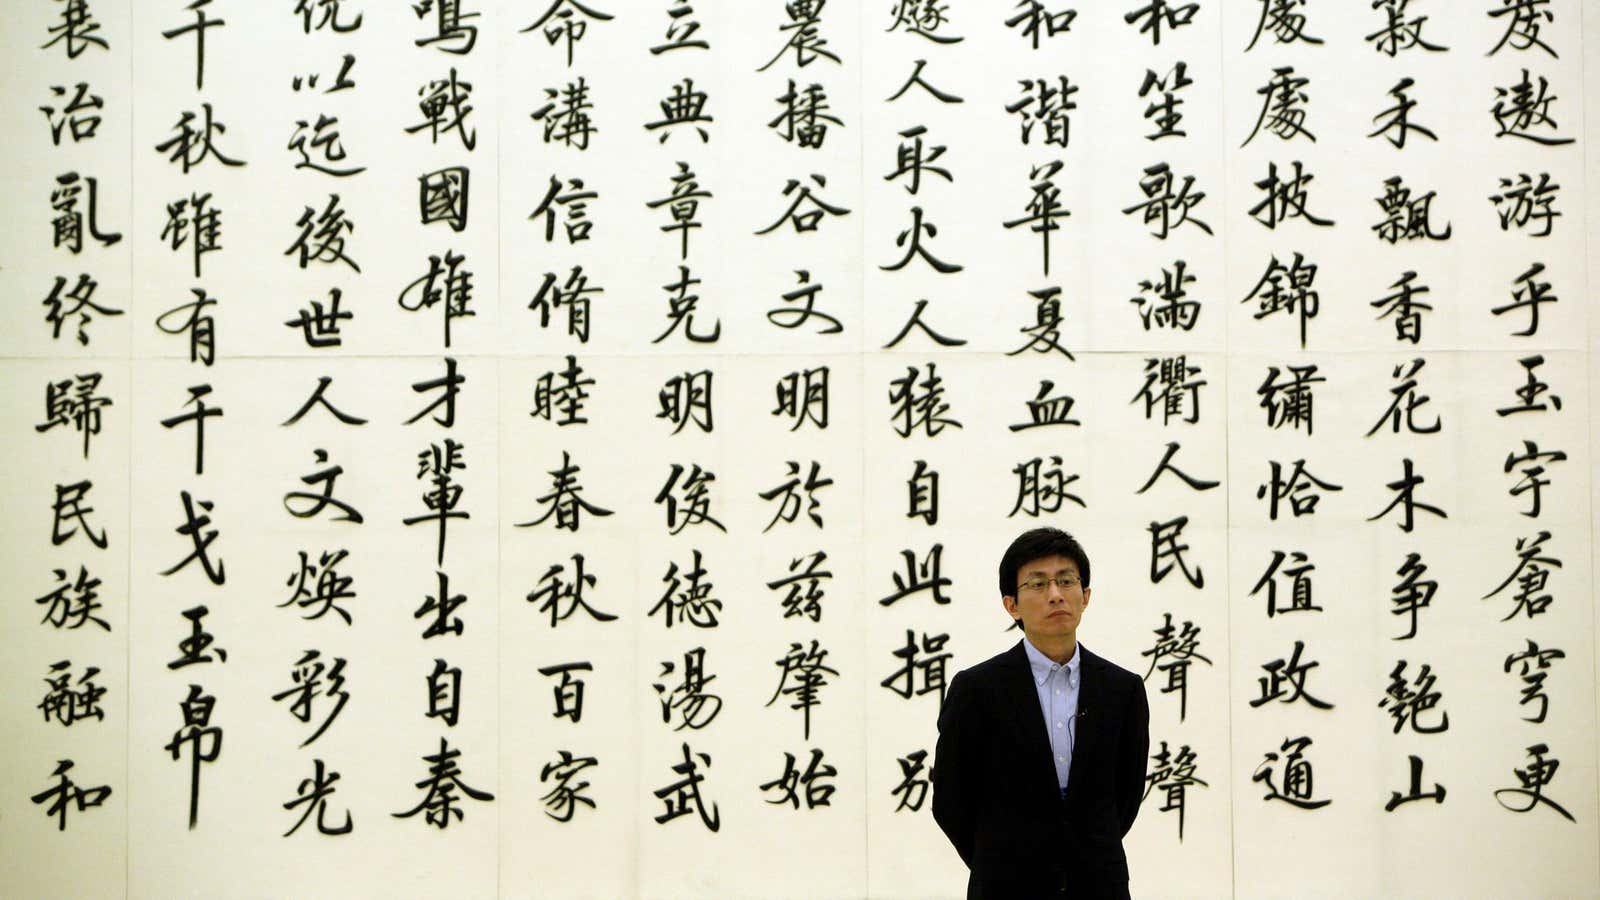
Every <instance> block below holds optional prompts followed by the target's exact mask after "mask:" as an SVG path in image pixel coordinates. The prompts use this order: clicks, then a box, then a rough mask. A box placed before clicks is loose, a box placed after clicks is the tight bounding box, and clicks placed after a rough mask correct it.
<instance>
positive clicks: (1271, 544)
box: [1219, 2, 1366, 890]
mask: <svg viewBox="0 0 1600 900" xmlns="http://www.w3.org/2000/svg"><path fill="white" fill-rule="evenodd" d="M1237 7H1248V8H1247V9H1245V8H1235V9H1233V10H1231V11H1230V12H1231V15H1230V17H1229V18H1228V19H1227V20H1226V22H1225V33H1224V36H1223V40H1222V46H1223V57H1224V59H1223V76H1224V84H1225V87H1226V93H1225V102H1226V104H1227V107H1226V109H1227V115H1226V116H1225V117H1224V134H1223V136H1222V143H1223V144H1224V145H1225V147H1226V149H1227V152H1228V153H1229V165H1228V170H1227V184H1226V190H1225V192H1224V196H1225V197H1227V198H1228V200H1229V202H1228V209H1227V210H1226V214H1227V216H1228V218H1227V219H1226V220H1225V225H1224V227H1225V228H1227V229H1228V234H1229V238H1230V239H1229V242H1228V256H1227V275H1228V277H1227V278H1226V279H1225V281H1224V284H1223V289H1222V298H1221V299H1223V300H1224V301H1225V306H1224V307H1223V309H1222V310H1219V312H1223V314H1224V315H1225V316H1226V317H1227V318H1228V319H1229V324H1230V326H1231V327H1230V329H1229V348H1230V351H1231V352H1230V356H1229V372H1228V374H1229V379H1228V381H1229V384H1230V386H1231V390H1229V391H1228V394H1227V395H1228V397H1229V412H1230V429H1229V439H1230V440H1229V448H1230V453H1229V455H1230V459H1229V465H1230V473H1231V474H1232V476H1233V478H1232V483H1233V490H1232V492H1231V495H1232V496H1231V501H1232V502H1231V504H1230V515H1229V519H1230V523H1229V524H1230V530H1229V538H1230V540H1229V550H1230V556H1231V561H1232V568H1233V572H1232V582H1233V584H1234V585H1236V588H1237V589H1236V590H1233V591H1232V592H1231V593H1232V595H1233V603H1232V606H1231V610H1230V612H1231V621H1230V626H1231V627H1230V639H1231V640H1230V649H1231V651H1232V653H1233V654H1234V655H1236V656H1237V657H1238V659H1239V664H1238V665H1237V666H1234V667H1233V668H1234V670H1235V671H1236V672H1239V673H1241V675H1240V677H1239V678H1238V680H1237V687H1236V689H1235V691H1234V692H1233V693H1234V700H1235V703H1234V704H1233V707H1234V708H1233V709H1232V710H1231V711H1230V713H1231V715H1232V717H1233V719H1234V720H1235V728H1234V732H1233V754H1234V762H1235V766H1234V771H1233V777H1234V782H1233V784H1234V785H1235V788H1234V791H1233V802H1234V804H1235V805H1236V806H1238V807H1243V808H1248V809H1250V810H1252V811H1255V810H1259V811H1260V812H1259V813H1256V814H1254V815H1252V816H1249V817H1247V820H1246V825H1245V827H1244V828H1242V829H1241V830H1240V831H1239V832H1237V833H1236V839H1235V842H1234V852H1235V854H1236V857H1237V858H1238V859H1239V860H1241V862H1240V864H1239V865H1240V867H1241V871H1244V864H1243V862H1242V860H1243V859H1250V860H1252V863H1251V864H1252V865H1255V866H1258V868H1257V869H1253V870H1250V871H1249V873H1248V874H1247V875H1245V876H1243V877H1241V878H1240V879H1239V881H1238V883H1237V884H1236V886H1235V887H1236V889H1237V890H1245V889H1246V886H1247V885H1249V884H1253V883H1254V882H1253V881H1252V879H1253V878H1255V877H1258V876H1256V874H1255V872H1256V871H1264V870H1266V869H1268V868H1270V864H1269V865H1259V864H1258V861H1257V860H1256V857H1255V852H1256V851H1255V850H1253V849H1252V848H1254V847H1257V846H1268V845H1270V844H1271V839H1270V838H1269V837H1267V836H1266V835H1267V833H1269V832H1274V831H1276V830H1278V829H1279V828H1281V827H1285V826H1284V825H1283V824H1281V823H1282V819H1283V817H1287V816H1300V815H1304V814H1306V813H1308V812H1315V811H1319V810H1322V809H1324V808H1326V807H1327V806H1328V805H1329V804H1330V803H1332V802H1333V798H1332V797H1331V796H1330V794H1331V793H1333V792H1332V791H1331V790H1330V789H1329V788H1328V787H1327V785H1328V783H1329V782H1337V777H1336V776H1327V775H1324V777H1323V779H1322V780H1320V781H1319V780H1318V778H1317V776H1318V774H1319V773H1323V772H1326V770H1327V768H1330V767H1335V766H1337V765H1338V759H1336V758H1334V759H1330V755H1332V754H1338V748H1339V747H1340V746H1341V745H1340V743H1339V736H1340V735H1339V732H1337V731H1335V730H1334V729H1333V728H1332V727H1331V722H1332V720H1333V716H1334V715H1336V713H1334V712H1333V710H1335V709H1336V707H1337V706H1338V705H1339V704H1338V703H1336V701H1337V700H1340V699H1342V698H1340V697H1339V696H1338V693H1339V692H1338V688H1339V687H1340V686H1341V684H1342V682H1344V681H1346V680H1348V679H1340V678H1337V677H1336V676H1337V674H1339V673H1340V668H1339V667H1340V666H1341V665H1347V664H1349V662H1351V660H1349V659H1348V657H1345V658H1338V657H1336V656H1334V658H1328V657H1330V656H1333V654H1330V653H1329V651H1330V649H1331V648H1333V647H1336V646H1340V643H1339V642H1338V641H1337V640H1336V637H1337V635H1338V631H1339V628H1340V625H1341V623H1342V622H1344V621H1346V620H1357V619H1360V617H1362V616H1363V615H1364V613H1363V611H1362V610H1361V608H1360V607H1358V606H1356V605H1355V604H1353V603H1352V604H1345V605H1332V606H1329V605H1325V601H1324V599H1323V595H1322V594H1321V593H1319V592H1318V591H1317V590H1316V588H1317V587H1318V585H1319V575H1320V571H1319V567H1320V569H1321V570H1330V577H1331V574H1332V572H1340V573H1343V572H1346V571H1348V572H1351V573H1352V574H1354V573H1356V572H1359V571H1360V569H1359V566H1358V565H1357V563H1358V562H1359V560H1360V559H1361V557H1360V556H1359V555H1357V554H1356V553H1355V548H1354V547H1352V546H1351V545H1350V542H1349V538H1348V535H1349V531H1348V528H1349V527H1350V526H1352V525H1353V524H1358V523H1359V521H1360V520H1359V518H1357V516H1356V513H1355V511H1354V510H1353V509H1351V508H1348V507H1347V505H1346V504H1345V503H1343V502H1342V501H1343V500H1344V498H1345V497H1347V496H1348V495H1347V494H1345V493H1342V492H1343V491H1344V483H1345V482H1347V481H1348V479H1349V475H1350V474H1351V473H1350V472H1349V471H1348V469H1347V468H1345V467H1348V466H1349V465H1350V453H1349V451H1348V450H1346V449H1344V448H1345V447H1346V446H1348V441H1347V438H1346V437H1345V436H1343V435H1339V434H1337V431H1338V430H1339V427H1340V424H1342V422H1341V423H1338V424H1336V423H1334V422H1332V421H1326V419H1328V418H1330V417H1337V416H1339V414H1340V412H1341V409H1339V408H1333V409H1331V410H1329V411H1328V412H1321V411H1320V410H1319V407H1318V406H1317V405H1315V403H1314V401H1315V399H1316V398H1317V392H1318V389H1319V388H1322V387H1323V385H1324V384H1325V383H1327V382H1329V381H1330V380H1332V381H1333V382H1334V384H1335V386H1337V385H1338V382H1339V380H1340V379H1339V375H1330V374H1329V372H1328V369H1329V368H1330V361H1329V360H1328V359H1326V358H1323V357H1321V356H1313V355H1312V353H1313V352H1315V351H1319V350H1321V351H1323V352H1324V353H1325V352H1326V350H1325V348H1330V347H1334V346H1341V344H1340V343H1339V342H1340V341H1343V342H1344V344H1348V343H1349V342H1350V339H1349V338H1348V337H1346V336H1345V335H1348V334H1350V333H1351V332H1352V331H1353V330H1354V326H1353V325H1346V324H1345V322H1344V320H1343V319H1340V318H1338V317H1339V316H1340V315H1341V314H1342V313H1345V309H1344V307H1342V306H1341V307H1335V308H1332V309H1330V310H1324V309H1323V308H1322V307H1323V305H1322V302H1321V296H1322V293H1326V292H1327V291H1328V287H1327V282H1328V281H1329V280H1330V276H1329V275H1328V274H1327V273H1328V272H1329V271H1330V270H1331V271H1334V272H1342V271H1349V270H1341V269H1337V268H1335V265H1330V260H1329V259H1328V257H1330V256H1332V255H1333V254H1334V253H1336V252H1338V250H1339V249H1340V248H1341V245H1339V244H1337V243H1335V242H1334V240H1332V236H1333V235H1336V234H1341V233H1342V230H1336V223H1338V222H1340V221H1341V220H1342V219H1344V218H1346V217H1347V215H1346V214H1345V212H1344V209H1343V208H1336V201H1339V200H1342V199H1343V194H1342V193H1341V192H1336V191H1335V190H1333V188H1334V187H1335V186H1336V185H1342V184H1343V182H1341V181H1338V180H1337V179H1341V178H1345V177H1349V176H1357V173H1355V172H1347V171H1344V170H1342V169H1341V168H1340V167H1339V164H1340V161H1341V160H1342V158H1343V157H1344V156H1345V155H1346V154H1348V153H1349V152H1350V146H1349V145H1350V144H1351V143H1353V142H1354V141H1355V140H1356V138H1355V137H1353V136H1351V135H1349V134H1347V133H1341V131H1340V127H1341V125H1342V124H1343V123H1342V122H1339V121H1337V120H1336V118H1335V115H1336V113H1335V111H1334V104H1333V101H1332V100H1331V99H1323V98H1331V96H1332V95H1333V94H1334V93H1335V91H1336V89H1337V85H1338V82H1337V80H1336V78H1337V73H1338V71H1339V66H1341V65H1344V66H1349V65H1351V63H1350V62H1349V61H1348V60H1347V59H1345V58H1344V56H1341V54H1343V55H1348V54H1350V53H1352V52H1354V51H1353V50H1352V49H1351V47H1350V43H1349V41H1346V40H1339V39H1338V38H1342V37H1343V35H1342V34H1341V35H1338V36H1337V37H1336V36H1335V35H1334V34H1333V29H1334V28H1335V26H1336V25H1337V24H1338V21H1336V20H1338V19H1340V17H1339V16H1338V15H1337V11H1336V10H1333V9H1332V8H1331V6H1330V5H1324V4H1317V3H1315V2H1311V3H1304V2H1301V3H1294V2H1290V3H1283V2H1252V3H1249V4H1239V5H1237ZM1324 110H1328V111H1326V112H1325V111H1324ZM1319 174H1320V176H1321V177H1320V178H1319V177H1318V176H1319ZM1357 177H1359V176H1357ZM1319 189H1320V190H1319ZM1319 261H1320V262H1321V264H1322V269H1321V272H1322V273H1323V274H1322V281H1321V282H1318V280H1317V278H1318V275H1319V268H1318V262H1319ZM1357 271H1358V270H1357ZM1335 277H1336V276H1335ZM1319 290H1320V291H1321V292H1322V293H1319ZM1329 306H1330V307H1332V304H1329ZM1330 320H1333V321H1334V323H1335V324H1328V325H1323V324H1322V323H1327V322H1330ZM1318 326H1321V327H1322V328H1324V329H1326V331H1319V330H1318ZM1335 335H1339V336H1338V337H1336V336H1335ZM1341 374H1342V372H1341ZM1319 420H1320V421H1319ZM1330 521H1331V522H1333V523H1335V525H1336V526H1337V527H1329V526H1327V525H1326V524H1323V523H1328V522H1330ZM1336 590H1337V589H1336ZM1319 656H1321V657H1324V659H1323V660H1319V659H1318V657H1319ZM1263 658H1265V660H1266V661H1263ZM1324 661H1326V662H1327V665H1324ZM1258 676H1259V677H1258ZM1240 700H1243V701H1244V702H1243V703H1240V702H1237V701H1240ZM1319 740H1320V742H1321V743H1320V744H1319V743H1318V742H1319ZM1339 755H1340V756H1341V757H1342V754H1339ZM1319 766H1321V768H1319ZM1247 774H1248V776H1249V777H1248V778H1245V777H1243V776H1245V775H1247ZM1346 806H1352V809H1351V810H1350V813H1349V815H1351V816H1354V817H1362V816H1365V815H1366V813H1365V811H1364V810H1356V809H1354V808H1353V804H1351V803H1350V802H1348V801H1346V802H1345V803H1342V804H1339V805H1338V806H1337V807H1336V808H1335V809H1334V810H1333V813H1334V814H1343V813H1344V810H1345V807H1346ZM1328 816H1329V814H1328V813H1321V814H1320V817H1319V818H1318V819H1317V820H1315V823H1314V824H1313V826H1312V827H1321V828H1329V827H1330V826H1329V825H1328V822H1327V820H1328ZM1351 821H1354V819H1344V820H1343V824H1344V826H1345V827H1348V825H1349V823H1350V822H1351ZM1257 828H1260V829H1263V832H1262V834H1261V835H1259V836H1251V837H1246V836H1245V834H1246V833H1251V834H1253V832H1254V830H1255V829H1257Z"/></svg>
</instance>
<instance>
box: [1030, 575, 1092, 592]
mask: <svg viewBox="0 0 1600 900" xmlns="http://www.w3.org/2000/svg"><path fill="white" fill-rule="evenodd" d="M1051 583H1054V584H1055V586H1056V587H1058V588H1061V590H1062V592H1063V593H1065V592H1066V591H1070V590H1072V589H1073V588H1075V587H1077V586H1078V583H1079V582H1078V579H1076V578H1074V577H1073V576H1071V575H1062V576H1060V577H1059V578H1030V579H1028V580H1027V581H1024V582H1022V583H1021V584H1018V585H1017V586H1018V587H1020V588H1023V589H1024V590H1029V591H1042V590H1044V589H1045V588H1047V587H1049V586H1050V585H1051Z"/></svg>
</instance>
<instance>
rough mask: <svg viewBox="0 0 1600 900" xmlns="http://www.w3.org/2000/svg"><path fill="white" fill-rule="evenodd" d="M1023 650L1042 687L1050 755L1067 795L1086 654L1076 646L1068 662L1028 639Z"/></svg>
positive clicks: (1040, 691) (1038, 685)
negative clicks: (1041, 650) (1046, 653)
mask: <svg viewBox="0 0 1600 900" xmlns="http://www.w3.org/2000/svg"><path fill="white" fill-rule="evenodd" d="M1022 649H1023V650H1025V651H1026V652H1027V654H1028V665H1029V667H1030V668H1031V669H1032V670H1033V683H1034V685H1036V686H1037V687H1038V689H1039V711H1040V712H1041V713H1043V714H1044V730H1045V731H1046V732H1047V733H1049V735H1050V756H1051V759H1052V761H1054V762H1055V765H1056V785H1057V786H1058V787H1060V788H1061V796H1063V797H1065V796H1066V795H1067V773H1068V771H1069V770H1071V768H1072V742H1073V739H1074V737H1075V736H1076V734H1077V718H1078V688H1079V686H1080V685H1081V684H1082V683H1083V682H1082V679H1081V678H1080V677H1079V670H1080V668H1081V667H1080V666H1079V663H1080V662H1081V661H1082V659H1083V654H1082V653H1080V652H1078V648H1077V647H1076V646H1075V647H1073V649H1072V658H1071V659H1069V660H1067V664H1066V665H1061V664H1060V663H1058V662H1056V661H1055V660H1053V659H1051V658H1050V657H1048V656H1045V655H1044V654H1043V653H1040V652H1039V648H1037V647H1035V646H1033V643H1032V642H1031V641H1029V640H1028V639H1027V638H1023V639H1022Z"/></svg>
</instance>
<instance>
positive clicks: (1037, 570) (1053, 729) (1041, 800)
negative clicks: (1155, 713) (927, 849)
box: [933, 528, 1150, 900]
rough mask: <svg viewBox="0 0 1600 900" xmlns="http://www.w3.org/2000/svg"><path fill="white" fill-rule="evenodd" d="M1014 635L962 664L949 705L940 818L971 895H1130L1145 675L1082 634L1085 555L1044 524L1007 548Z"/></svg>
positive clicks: (942, 732)
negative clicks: (1128, 846)
mask: <svg viewBox="0 0 1600 900" xmlns="http://www.w3.org/2000/svg"><path fill="white" fill-rule="evenodd" d="M1000 594H1001V597H1000V601H1001V603H1002V604H1004V606H1005V609H1006V612H1007V613H1009V614H1010V615H1011V617H1012V618H1013V619H1015V620H1016V621H1017V622H1019V623H1021V625H1022V634H1023V638H1022V640H1020V641H1018V642H1017V645H1016V646H1014V647H1012V648H1011V649H1010V650H1007V651H1006V652H1004V653H1001V654H1000V655H999V656H996V657H993V658H992V659H989V660H986V661H984V662H982V663H979V664H978V665H976V666H973V667H972V668H970V669H966V670H964V671H962V672H961V673H959V674H957V675H956V677H955V678H954V679H953V680H952V681H951V682H950V687H949V691H948V693H947V695H946V696H945V701H944V706H943V708H942V709H941V711H940V713H939V745H938V751H937V754H938V755H937V757H936V758H935V760H934V766H933V817H934V819H936V820H937V821H938V823H939V827H940V828H943V829H944V833H945V835H947V836H948V837H949V838H950V843H952V844H954V845H955V848H956V852H958V853H960V854H961V859H962V861H963V862H965V863H966V864H967V868H968V869H970V870H971V875H970V877H969V878H968V880H967V898H968V900H978V898H996V900H1033V898H1044V897H1074V898H1077V897H1117V898H1127V897H1128V862H1127V857H1126V856H1125V855H1124V854H1123V852H1122V838H1123V836H1124V835H1126V834H1127V833H1128V829H1129V828H1131V827H1133V820H1134V816H1136V815H1137V814H1138V812H1139V801H1140V800H1141V799H1142V797H1143V795H1144V778H1145V768H1146V762H1147V754H1148V753H1149V750H1150V707H1149V704H1148V703H1147V701H1146V700H1145V693H1144V681H1143V679H1141V678H1140V677H1139V676H1137V675H1135V674H1133V673H1132V672H1129V671H1127V670H1126V669H1122V668H1120V667H1118V666H1116V665H1113V664H1112V663H1110V662H1108V661H1106V660H1104V659H1102V658H1100V657H1098V656H1096V655H1094V654H1093V653H1090V652H1089V650H1088V649H1087V648H1086V647H1083V646H1082V645H1080V644H1079V643H1078V639H1077V634H1078V625H1079V623H1081V622H1082V620H1083V612H1084V610H1085V608H1087V607H1088V605H1089V558H1088V556H1087V555H1085V554H1084V552H1083V547H1081V546H1079V544H1078V542H1077V541H1076V540H1074V539H1073V538H1072V536H1071V535H1069V534H1067V533H1066V532H1064V531H1061V530H1060V529H1057V528H1036V529H1034V530H1032V531H1029V532H1027V533H1026V534H1023V535H1022V536H1021V537H1018V538H1017V539H1016V540H1015V541H1013V542H1012V543H1011V546H1010V547H1009V548H1008V549H1007V550H1006V552H1005V556H1004V557H1002V558H1001V560H1000Z"/></svg>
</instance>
